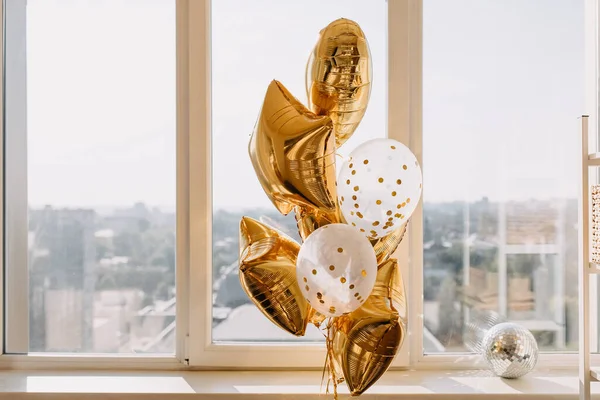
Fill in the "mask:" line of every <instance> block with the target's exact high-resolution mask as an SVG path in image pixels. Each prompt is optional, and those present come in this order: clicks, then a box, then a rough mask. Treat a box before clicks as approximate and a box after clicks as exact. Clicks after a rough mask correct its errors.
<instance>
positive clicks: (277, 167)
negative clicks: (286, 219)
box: [249, 81, 337, 215]
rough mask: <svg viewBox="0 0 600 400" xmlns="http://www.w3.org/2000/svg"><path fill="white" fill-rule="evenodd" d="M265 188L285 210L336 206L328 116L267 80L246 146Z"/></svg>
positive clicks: (279, 84)
mask: <svg viewBox="0 0 600 400" xmlns="http://www.w3.org/2000/svg"><path fill="white" fill-rule="evenodd" d="M249 153H250V158H251V160H252V165H253V166H254V170H255V171H256V176H257V177H258V180H259V181H260V184H261V185H262V187H263V189H264V191H265V193H266V194H267V196H268V197H269V199H270V200H271V201H272V202H273V204H274V205H275V207H277V209H278V210H279V212H281V213H282V214H284V215H287V214H288V213H289V212H290V211H292V209H293V208H294V206H302V207H309V208H316V209H318V210H321V211H323V212H333V211H336V203H337V200H336V187H335V185H336V182H335V180H336V176H335V135H334V133H333V124H332V122H331V119H330V118H329V117H327V116H317V115H315V114H314V113H312V112H311V111H310V110H308V109H307V108H306V107H304V106H303V105H302V104H301V103H300V102H299V101H298V100H297V99H296V98H295V97H294V96H292V94H291V93H290V92H289V91H288V90H287V89H286V88H285V87H284V86H283V85H282V84H281V83H280V82H277V81H272V82H271V84H270V85H269V88H268V89H267V93H266V95H265V100H264V103H263V106H262V109H261V111H260V115H259V117H258V121H257V122H256V126H255V128H254V132H253V134H252V139H251V140H250V145H249Z"/></svg>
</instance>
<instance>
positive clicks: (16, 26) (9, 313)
mask: <svg viewBox="0 0 600 400" xmlns="http://www.w3.org/2000/svg"><path fill="white" fill-rule="evenodd" d="M4 6H5V8H4V12H5V15H4V17H5V18H3V20H2V22H3V23H4V26H3V28H4V29H3V31H4V34H5V35H6V36H5V37H4V38H3V39H4V43H5V48H4V68H5V69H4V71H2V72H3V76H4V77H5V78H4V82H3V84H4V87H3V89H4V92H3V94H4V100H5V101H4V115H3V122H4V131H3V139H4V168H3V171H4V182H3V183H4V186H3V194H4V210H3V213H4V221H3V222H4V232H5V236H4V238H3V239H4V251H5V252H4V253H3V262H4V276H5V281H4V304H5V313H6V314H5V317H4V321H5V325H4V327H5V337H4V343H5V348H4V352H5V353H6V352H10V353H27V352H28V351H29V265H28V223H27V221H28V201H27V200H28V198H27V52H26V23H27V12H26V11H27V8H26V2H25V1H20V0H8V1H5V2H4Z"/></svg>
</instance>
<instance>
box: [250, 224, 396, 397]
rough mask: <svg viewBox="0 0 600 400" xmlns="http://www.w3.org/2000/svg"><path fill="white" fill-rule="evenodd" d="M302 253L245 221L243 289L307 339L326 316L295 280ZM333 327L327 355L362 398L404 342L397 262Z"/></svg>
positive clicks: (387, 265)
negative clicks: (308, 330)
mask: <svg viewBox="0 0 600 400" xmlns="http://www.w3.org/2000/svg"><path fill="white" fill-rule="evenodd" d="M394 234H395V235H394ZM403 234H404V227H402V228H399V229H398V232H395V233H392V234H390V235H388V236H390V238H389V239H388V240H392V239H394V240H397V239H398V236H400V239H401V235H403ZM383 239H385V238H382V239H380V240H383ZM378 243H379V242H377V243H372V244H373V245H374V246H377V245H378ZM299 250H300V245H298V244H297V243H296V242H295V241H294V240H292V239H291V238H289V237H287V236H286V235H285V234H283V233H281V232H278V231H277V230H275V229H273V228H270V227H269V226H267V225H265V224H263V223H261V222H259V221H256V220H254V219H252V218H249V217H243V218H242V221H241V223H240V254H241V255H240V281H241V283H242V288H243V289H244V291H246V293H247V294H248V296H249V297H250V299H252V301H253V303H254V304H255V305H256V307H258V309H259V310H261V311H262V313H263V314H264V315H265V316H266V317H267V318H269V320H271V321H272V322H273V323H275V324H276V325H277V326H279V327H280V328H282V329H284V330H286V331H288V332H290V333H292V334H293V335H296V336H303V335H304V333H305V330H306V326H307V324H308V322H312V323H314V324H315V325H317V326H318V325H319V324H320V323H321V322H323V320H324V319H325V317H324V316H323V315H321V314H319V313H317V312H316V311H315V310H314V309H313V308H312V307H310V305H309V304H308V302H307V301H306V299H305V298H304V296H303V294H302V291H301V289H300V287H299V285H298V282H297V280H296V270H295V268H296V259H297V256H298V251H299ZM380 256H381V257H384V258H385V257H389V254H387V253H386V254H385V255H384V254H383V253H381V254H380ZM330 327H331V328H330V331H329V333H328V335H329V342H330V343H331V346H330V348H329V354H328V357H331V358H332V360H333V365H334V368H335V371H337V372H336V373H337V377H336V378H342V377H343V380H345V381H346V383H347V385H348V387H349V389H350V391H351V393H352V394H353V395H358V394H361V393H362V392H364V391H365V390H366V389H367V388H369V387H370V386H371V385H372V384H373V383H375V382H376V381H377V380H378V379H379V378H380V377H381V375H382V374H383V373H384V372H385V371H386V370H387V369H388V367H389V366H390V364H391V362H392V360H393V359H394V356H395V355H396V352H397V350H398V347H399V346H400V345H401V344H402V341H403V340H404V336H405V330H406V297H405V292H404V284H403V282H402V278H401V275H400V270H399V268H398V262H397V260H395V259H387V260H386V261H383V262H382V263H381V264H380V265H379V267H378V271H377V280H376V283H375V287H374V288H373V291H372V292H371V295H370V296H369V297H368V298H367V300H366V301H365V303H364V304H363V305H362V306H361V307H360V308H358V309H357V310H355V311H353V312H351V313H349V314H345V315H341V316H339V317H335V318H332V319H331V323H330ZM339 380H340V381H341V379H339Z"/></svg>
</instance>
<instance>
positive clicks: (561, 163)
mask: <svg viewBox="0 0 600 400" xmlns="http://www.w3.org/2000/svg"><path fill="white" fill-rule="evenodd" d="M423 14H424V28H423V36H424V48H423V62H424V67H423V90H424V93H423V99H424V100H423V106H424V110H423V140H424V151H423V155H424V161H423V165H424V182H425V183H424V197H423V200H424V238H423V242H424V291H425V293H424V295H425V300H424V301H425V303H424V320H425V330H426V332H425V335H424V351H425V352H427V353H432V352H439V351H448V352H450V351H465V350H466V347H465V343H464V340H463V338H464V337H465V336H466V334H467V332H466V330H467V327H468V325H467V323H468V322H470V321H472V320H473V319H472V316H473V315H474V313H477V312H479V311H482V310H489V311H494V312H497V313H499V314H501V315H502V316H504V317H505V318H507V319H508V320H510V321H515V322H518V323H521V324H523V325H524V326H526V327H527V328H529V329H531V330H532V331H533V333H534V335H535V336H536V337H537V338H538V343H539V345H540V348H541V349H542V350H546V351H569V350H577V201H576V199H577V185H578V178H577V176H578V169H577V168H578V167H577V165H578V164H577V155H578V154H579V153H578V151H579V149H578V135H579V134H578V121H577V118H578V117H579V116H580V115H581V114H582V113H583V112H584V108H583V102H584V85H583V80H584V78H583V70H584V68H583V47H584V45H583V37H584V34H583V25H584V24H583V1H582V0H577V1H572V0H551V1H546V0H544V1H541V0H453V1H446V0H425V1H424V12H423Z"/></svg>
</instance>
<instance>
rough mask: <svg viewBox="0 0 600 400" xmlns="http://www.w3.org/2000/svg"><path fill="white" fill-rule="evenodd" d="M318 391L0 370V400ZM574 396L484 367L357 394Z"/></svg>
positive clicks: (286, 381) (287, 379)
mask: <svg viewBox="0 0 600 400" xmlns="http://www.w3.org/2000/svg"><path fill="white" fill-rule="evenodd" d="M325 388H326V384H324V385H321V371H263V372H257V371H255V372H251V371H243V372H242V371H237V372H236V371H228V372H225V371H223V372H217V371H186V372H175V371H171V372H142V371H138V372H110V371H95V372H94V371H88V372H72V371H71V372H68V371H65V372H57V371H53V372H43V371H35V372H33V371H3V372H0V398H4V397H3V396H6V395H8V398H10V399H11V400H13V399H14V400H21V399H44V398H45V396H44V394H48V398H52V399H53V400H56V399H81V398H84V397H85V396H83V395H85V394H90V395H98V394H104V395H103V397H102V398H107V399H110V398H118V399H120V400H121V399H122V400H128V399H130V398H131V399H134V398H135V399H140V398H142V399H143V398H144V396H143V395H144V394H148V395H153V396H151V398H152V399H162V398H165V399H169V400H176V399H179V398H182V399H190V398H198V399H204V398H213V397H214V396H215V395H216V396H223V395H226V397H227V398H228V399H231V398H237V399H256V398H257V395H265V396H267V397H268V398H269V399H277V398H282V399H283V398H285V399H320V400H322V399H325V398H329V397H328V396H331V394H329V395H326V396H325V397H323V395H324V394H325ZM577 392H578V378H577V373H576V371H575V370H568V371H566V370H565V371H536V372H533V373H532V374H530V375H528V376H526V377H524V378H521V379H517V380H506V379H501V378H497V377H494V376H492V375H491V373H490V372H489V371H483V370H454V371H448V370H445V371H434V370H431V371H429V370H428V371H388V372H387V373H386V374H385V375H384V376H383V377H382V378H381V379H380V380H379V382H378V383H377V384H375V385H374V386H373V387H371V388H370V389H369V390H368V391H367V392H366V393H365V394H364V395H363V396H362V397H364V398H378V397H379V396H380V395H384V396H386V397H387V396H394V398H407V399H419V398H423V399H425V398H426V399H432V398H448V399H451V398H456V396H461V397H468V398H470V399H480V398H481V399H491V398H495V399H500V398H501V399H508V398H512V397H514V396H522V395H527V396H528V399H538V398H539V399H543V398H547V397H548V396H552V398H553V399H576V398H577V397H578V394H577ZM598 392H600V391H598ZM598 392H597V394H600V393H598ZM339 393H340V395H341V398H346V397H347V395H348V389H347V388H346V386H345V385H344V384H342V385H340V386H339ZM140 395H141V396H140ZM162 395H164V397H163V396H162ZM278 395H280V396H278ZM149 397H150V396H149Z"/></svg>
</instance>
